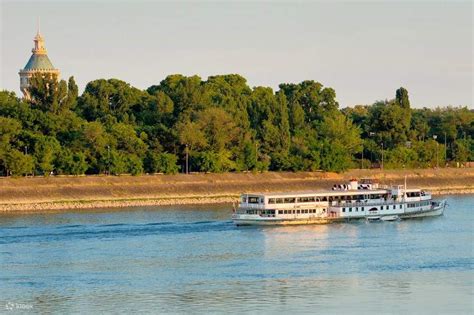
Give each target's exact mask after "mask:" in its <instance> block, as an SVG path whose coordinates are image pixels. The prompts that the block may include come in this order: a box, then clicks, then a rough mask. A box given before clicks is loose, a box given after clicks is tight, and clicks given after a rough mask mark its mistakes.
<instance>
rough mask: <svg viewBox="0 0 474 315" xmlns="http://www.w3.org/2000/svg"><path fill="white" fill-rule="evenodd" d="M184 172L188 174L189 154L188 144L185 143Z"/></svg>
mask: <svg viewBox="0 0 474 315" xmlns="http://www.w3.org/2000/svg"><path fill="white" fill-rule="evenodd" d="M186 174H189V154H188V144H187V143H186Z"/></svg>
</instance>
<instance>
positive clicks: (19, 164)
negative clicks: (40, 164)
mask: <svg viewBox="0 0 474 315" xmlns="http://www.w3.org/2000/svg"><path fill="white" fill-rule="evenodd" d="M4 163H5V167H6V169H7V171H9V173H10V174H11V175H13V176H20V175H27V174H32V172H33V168H34V159H33V157H32V156H31V155H26V154H23V153H21V152H20V151H18V150H15V149H12V150H10V151H8V152H7V153H6V155H5V162H4Z"/></svg>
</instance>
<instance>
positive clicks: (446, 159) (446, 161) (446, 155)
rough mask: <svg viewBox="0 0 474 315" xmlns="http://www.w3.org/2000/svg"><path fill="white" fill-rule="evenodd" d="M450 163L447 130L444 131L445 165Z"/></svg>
mask: <svg viewBox="0 0 474 315" xmlns="http://www.w3.org/2000/svg"><path fill="white" fill-rule="evenodd" d="M447 164H448V145H447V142H446V131H445V132H444V166H445V167H446V165H447Z"/></svg>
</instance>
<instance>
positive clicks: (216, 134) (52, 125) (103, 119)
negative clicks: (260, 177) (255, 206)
mask: <svg viewBox="0 0 474 315" xmlns="http://www.w3.org/2000/svg"><path fill="white" fill-rule="evenodd" d="M30 93H31V99H30V100H29V101H25V100H22V99H20V98H18V97H17V96H16V95H15V94H14V93H13V92H7V91H3V92H0V174H3V175H7V174H9V175H24V174H44V175H49V174H51V173H54V174H76V175H79V174H104V173H110V174H124V173H131V174H141V173H144V172H147V173H156V172H163V173H176V172H180V171H181V172H183V171H185V165H186V164H185V163H186V159H187V160H188V163H189V171H199V172H227V171H247V170H257V171H265V170H290V171H300V170H312V171H314V170H331V171H343V170H346V169H348V168H356V167H364V168H365V167H382V166H384V167H385V168H402V167H407V168H411V167H435V166H437V165H439V166H445V165H446V164H447V163H451V164H453V163H454V164H457V163H463V162H466V161H469V160H473V159H474V139H473V135H474V111H473V110H469V109H468V108H466V107H457V108H453V107H447V108H437V109H434V110H432V109H427V108H424V109H412V108H410V102H409V97H408V92H407V90H405V89H404V88H400V89H398V90H397V91H396V93H395V98H394V99H392V100H388V101H380V102H376V103H375V104H373V105H365V106H360V105H359V106H355V107H353V108H345V109H342V110H340V109H339V104H338V102H337V101H336V93H335V91H334V90H333V89H332V88H328V87H324V86H323V85H322V84H320V83H318V82H314V81H304V82H301V83H299V84H281V85H280V86H279V90H278V91H276V92H274V91H273V90H272V89H271V88H268V87H255V88H250V87H249V86H248V85H247V82H246V80H245V78H243V77H241V76H239V75H234V74H232V75H219V76H211V77H209V78H208V79H207V81H203V80H202V79H201V78H200V77H198V76H191V77H185V76H182V75H170V76H168V77H167V78H166V79H165V80H163V81H162V82H161V83H160V84H159V85H153V86H151V87H149V88H148V89H147V90H145V91H143V90H140V89H137V88H134V87H132V86H130V85H129V84H127V83H125V82H123V81H120V80H116V79H110V80H103V79H101V80H95V81H92V82H90V83H88V84H87V86H86V88H85V90H84V93H82V95H80V96H79V95H78V88H77V85H76V84H75V82H74V78H72V77H71V78H70V79H69V81H68V82H65V81H63V80H62V81H59V82H57V81H56V80H55V79H54V78H50V77H41V76H36V77H34V78H33V79H32V82H31V88H30ZM445 143H446V145H447V146H446V147H445ZM382 163H383V164H382Z"/></svg>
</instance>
